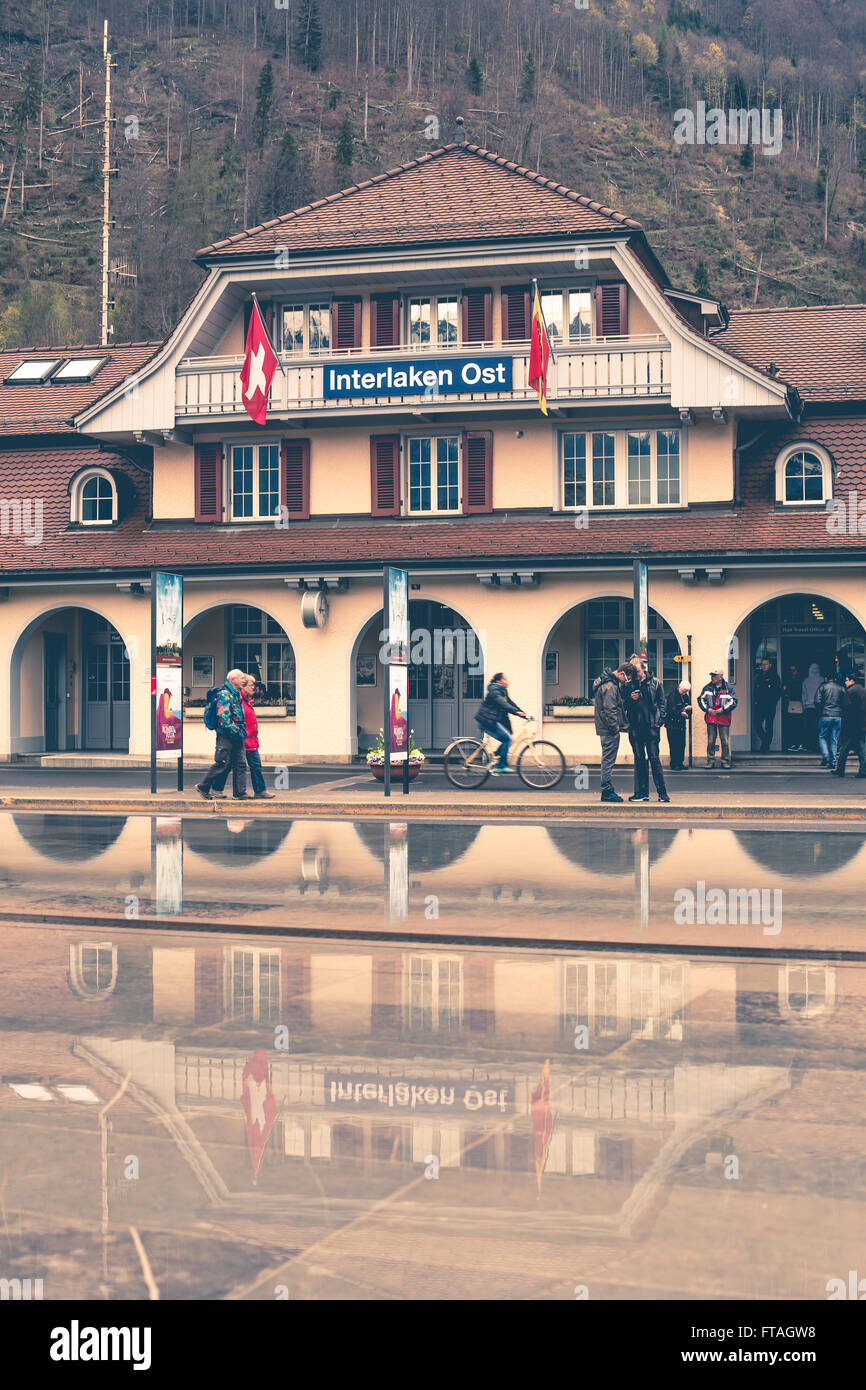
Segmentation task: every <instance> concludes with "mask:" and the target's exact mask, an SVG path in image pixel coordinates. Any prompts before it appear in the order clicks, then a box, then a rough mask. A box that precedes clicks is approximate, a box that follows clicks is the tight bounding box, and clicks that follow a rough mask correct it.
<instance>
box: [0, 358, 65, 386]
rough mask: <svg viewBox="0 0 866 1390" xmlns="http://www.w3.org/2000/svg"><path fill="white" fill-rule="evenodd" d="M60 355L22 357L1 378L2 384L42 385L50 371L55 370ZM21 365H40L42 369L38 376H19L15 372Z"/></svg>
mask: <svg viewBox="0 0 866 1390" xmlns="http://www.w3.org/2000/svg"><path fill="white" fill-rule="evenodd" d="M62 361H63V358H62V357H24V358H22V360H21V361H20V362H19V363H17V365H16V366H14V367H13V368H12V370H11V372H10V373H9V375H8V376H7V377H4V378H3V385H4V386H44V385H45V383H46V381H47V380H48V378H49V377H50V376H51V373H52V372H56V370H57V368H58V367H59V366H60V363H61V362H62ZM22 367H41V368H42V371H41V372H40V373H39V375H38V376H20V377H16V375H15V373H16V372H20V371H21V369H22Z"/></svg>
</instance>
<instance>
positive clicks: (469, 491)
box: [463, 430, 493, 513]
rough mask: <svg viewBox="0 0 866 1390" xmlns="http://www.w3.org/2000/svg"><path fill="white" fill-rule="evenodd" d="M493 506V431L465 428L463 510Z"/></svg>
mask: <svg viewBox="0 0 866 1390" xmlns="http://www.w3.org/2000/svg"><path fill="white" fill-rule="evenodd" d="M492 508H493V432H492V430H471V431H470V430H467V432H466V433H465V434H464V435H463V510H464V512H466V513H468V512H489V511H491V510H492Z"/></svg>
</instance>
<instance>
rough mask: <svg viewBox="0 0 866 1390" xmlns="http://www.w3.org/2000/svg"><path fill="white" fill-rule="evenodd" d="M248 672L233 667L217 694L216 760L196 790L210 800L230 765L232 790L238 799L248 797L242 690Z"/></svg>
mask: <svg viewBox="0 0 866 1390" xmlns="http://www.w3.org/2000/svg"><path fill="white" fill-rule="evenodd" d="M246 679H247V677H246V673H245V672H244V671H238V670H237V669H235V670H233V671H229V673H228V675H227V676H226V679H225V684H224V685H222V686H220V688H219V690H218V691H217V692H216V696H215V698H214V717H215V720H216V752H215V753H214V760H213V763H212V764H211V766H210V767H209V768H208V770H207V772H206V773H205V775H204V777H203V778H202V780H201V781H200V782H197V783H196V787H195V789H196V791H197V792H198V794H199V796H202V797H204V799H205V801H210V800H211V799H212V798H211V787H212V786H213V784H214V782H216V781H217V780H218V779H219V778H220V777H221V776H222V774H223V772H227V771H228V770H229V769H230V770H231V774H232V793H233V795H234V797H235V799H236V800H241V801H242V800H244V799H245V798H246V795H247V765H246V761H245V759H244V739H245V738H246V736H247V726H246V721H245V719H244V702H243V699H242V698H241V690H242V689H243V686H244V684H245V682H246Z"/></svg>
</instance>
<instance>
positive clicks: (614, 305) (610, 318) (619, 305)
mask: <svg viewBox="0 0 866 1390" xmlns="http://www.w3.org/2000/svg"><path fill="white" fill-rule="evenodd" d="M595 331H596V335H597V336H598V337H599V338H624V337H625V336H626V334H627V333H628V286H627V285H625V284H623V283H622V282H620V283H619V284H615V285H596V287H595Z"/></svg>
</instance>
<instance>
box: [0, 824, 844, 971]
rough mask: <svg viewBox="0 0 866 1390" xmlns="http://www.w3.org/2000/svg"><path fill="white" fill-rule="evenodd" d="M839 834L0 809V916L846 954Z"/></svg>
mask: <svg viewBox="0 0 866 1390" xmlns="http://www.w3.org/2000/svg"><path fill="white" fill-rule="evenodd" d="M864 870H866V849H864V839H863V836H862V835H861V834H857V833H852V832H850V831H845V830H840V831H836V830H814V831H812V830H809V831H804V830H797V831H784V830H781V829H775V828H768V829H761V830H756V829H752V828H748V829H735V828H733V827H729V826H717V827H712V826H700V827H696V828H693V829H688V828H682V829H676V828H667V827H666V828H660V829H657V830H654V829H652V828H628V827H616V828H613V827H610V826H604V827H602V826H593V825H587V824H570V825H569V824H563V823H562V822H557V823H551V824H549V825H538V824H532V825H519V824H513V823H511V824H497V823H495V822H494V823H490V822H487V823H482V822H479V823H471V822H459V823H451V824H449V823H447V822H442V821H430V822H422V821H412V822H410V823H408V824H406V823H402V822H399V821H393V822H390V823H383V822H381V821H363V820H354V819H344V820H337V819H335V820H321V821H316V820H312V819H307V818H304V819H302V820H296V821H291V820H281V819H277V818H276V817H269V818H267V819H259V820H257V819H249V818H247V819H240V818H238V819H232V818H228V819H226V818H225V817H224V816H222V815H220V816H217V815H202V816H192V817H184V818H183V819H181V818H178V819H171V818H161V817H150V816H128V817H126V816H89V817H86V816H80V817H78V818H69V817H65V816H62V815H51V814H15V815H11V814H8V813H5V814H3V815H0V885H2V887H3V896H2V902H0V920H2V918H4V917H5V918H6V919H7V920H8V919H9V918H10V917H12V916H14V915H15V914H16V913H28V914H30V913H34V912H37V911H38V912H40V913H42V915H43V917H48V918H49V919H51V920H62V921H65V920H67V919H69V920H73V919H75V918H82V917H89V916H91V917H92V916H97V915H98V916H99V917H100V918H102V919H108V920H114V919H119V920H121V921H122V922H123V923H127V924H128V923H130V922H134V921H135V920H137V919H148V918H150V919H153V918H158V919H163V920H165V919H167V920H171V919H181V920H182V921H183V922H185V923H192V922H201V923H204V924H210V925H219V926H228V927H231V928H242V929H249V930H255V929H260V930H282V929H290V930H296V931H304V930H310V931H315V930H319V931H321V930H327V931H339V932H345V931H354V932H364V931H366V932H376V933H381V932H382V931H383V930H385V931H400V932H403V933H404V934H405V933H407V932H410V933H413V934H422V935H427V936H432V937H435V936H437V935H438V936H442V937H446V938H458V937H461V936H465V935H476V936H481V937H488V938H497V939H498V938H507V939H509V940H530V941H531V940H542V939H543V940H552V941H566V942H572V941H573V942H586V943H591V942H597V943H605V942H608V941H618V942H622V943H626V942H631V941H637V942H643V943H644V944H653V945H662V944H668V945H671V946H675V947H683V948H688V947H695V946H699V947H704V946H712V947H719V946H725V947H729V948H732V949H737V950H745V949H750V950H751V949H755V948H759V949H766V948H770V947H783V948H785V949H787V950H789V951H793V950H796V951H804V950H819V951H820V950H823V951H837V950H846V951H860V950H862V949H863V942H862V939H861V936H860V933H859V926H860V921H861V917H862V910H861V892H862V884H863V882H864Z"/></svg>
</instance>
